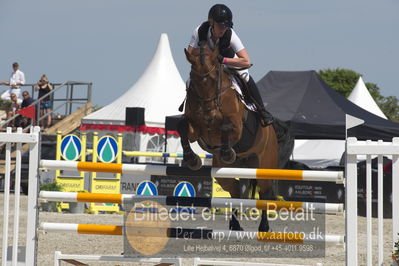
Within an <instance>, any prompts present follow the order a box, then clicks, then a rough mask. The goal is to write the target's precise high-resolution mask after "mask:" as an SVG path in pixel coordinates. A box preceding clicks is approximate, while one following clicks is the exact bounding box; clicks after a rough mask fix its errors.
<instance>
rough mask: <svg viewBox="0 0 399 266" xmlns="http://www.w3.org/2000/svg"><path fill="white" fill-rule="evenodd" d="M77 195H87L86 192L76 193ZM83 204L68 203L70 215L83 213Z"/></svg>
mask: <svg viewBox="0 0 399 266" xmlns="http://www.w3.org/2000/svg"><path fill="white" fill-rule="evenodd" d="M77 192H78V193H80V192H83V193H87V192H88V191H87V190H80V191H77ZM84 211H85V203H84V202H69V212H70V213H84Z"/></svg>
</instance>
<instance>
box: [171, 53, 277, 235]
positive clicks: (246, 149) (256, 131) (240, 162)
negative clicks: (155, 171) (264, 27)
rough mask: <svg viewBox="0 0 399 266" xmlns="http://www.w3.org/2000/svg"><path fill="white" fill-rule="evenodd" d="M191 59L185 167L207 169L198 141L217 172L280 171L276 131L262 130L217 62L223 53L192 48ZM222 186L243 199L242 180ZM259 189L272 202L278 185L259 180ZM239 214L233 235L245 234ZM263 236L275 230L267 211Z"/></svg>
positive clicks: (184, 122)
mask: <svg viewBox="0 0 399 266" xmlns="http://www.w3.org/2000/svg"><path fill="white" fill-rule="evenodd" d="M185 54H186V58H187V60H188V61H189V62H190V63H191V72H190V85H189V86H188V88H187V98H186V104H185V110H184V115H183V119H182V120H181V122H180V123H179V125H178V131H179V134H180V138H181V144H182V148H183V165H185V166H187V167H189V168H190V169H192V170H198V169H199V168H200V167H201V165H202V163H201V160H200V158H199V156H198V155H196V154H195V153H194V152H193V150H192V149H191V147H190V142H194V141H197V142H198V144H199V145H200V146H201V148H202V149H204V150H205V151H207V152H209V153H211V154H213V161H212V166H213V167H242V168H267V169H273V168H278V163H279V162H278V161H279V159H278V140H277V137H276V133H275V131H274V128H273V126H271V125H269V126H267V127H262V126H261V125H260V121H259V118H257V115H255V114H254V112H252V111H250V110H248V109H247V108H246V106H245V105H244V104H243V103H242V102H241V101H240V99H239V95H238V93H237V91H236V90H234V89H233V83H232V80H231V75H230V73H228V71H226V69H225V67H224V65H222V64H220V63H219V62H218V60H217V55H218V54H219V52H218V50H217V49H215V50H214V51H212V50H210V49H208V48H207V47H203V46H202V47H201V48H200V54H199V55H192V54H190V53H189V52H188V51H187V50H186V49H185ZM250 118H252V121H254V120H255V121H256V123H257V124H256V126H255V127H252V129H253V130H252V131H253V132H252V133H251V132H250V133H248V132H249V131H250V130H248V129H247V127H246V124H245V122H246V121H248V120H250ZM244 135H246V136H244ZM244 137H246V140H245V141H244V140H243V138H244ZM248 140H249V141H248ZM248 142H249V143H250V146H248ZM237 178H239V176H238V177H237ZM217 182H218V183H219V184H220V185H221V187H222V188H223V189H224V190H226V191H228V192H229V193H230V195H231V197H232V198H241V197H242V193H241V192H240V185H239V181H238V180H236V179H222V178H218V179H217ZM257 185H258V186H259V188H260V192H259V197H260V199H270V197H272V196H271V195H272V180H257ZM236 214H237V210H234V211H233V215H232V217H231V219H230V224H229V227H230V230H242V228H241V226H240V224H239V222H238V220H237V219H236ZM259 231H262V232H267V231H269V223H268V220H267V212H266V211H262V218H261V222H260V225H259Z"/></svg>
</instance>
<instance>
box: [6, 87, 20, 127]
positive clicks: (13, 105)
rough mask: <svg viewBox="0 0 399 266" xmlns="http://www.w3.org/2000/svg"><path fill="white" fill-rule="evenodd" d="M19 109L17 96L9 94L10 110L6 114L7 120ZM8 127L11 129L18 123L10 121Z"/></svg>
mask: <svg viewBox="0 0 399 266" xmlns="http://www.w3.org/2000/svg"><path fill="white" fill-rule="evenodd" d="M20 107H21V100H20V99H18V98H17V95H16V94H15V93H11V108H10V109H9V110H8V112H7V120H8V119H10V118H11V117H13V116H14V115H15V114H16V113H15V112H16V111H17V110H18V109H19V108H20ZM9 126H11V127H17V126H19V125H18V121H15V120H13V121H11V122H10V124H9Z"/></svg>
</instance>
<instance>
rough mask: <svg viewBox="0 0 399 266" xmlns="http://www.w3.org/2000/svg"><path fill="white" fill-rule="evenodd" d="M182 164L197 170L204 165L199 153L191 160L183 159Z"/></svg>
mask: <svg viewBox="0 0 399 266" xmlns="http://www.w3.org/2000/svg"><path fill="white" fill-rule="evenodd" d="M182 166H187V167H188V168H190V169H191V170H193V171H197V170H198V169H200V168H201V167H202V162H201V159H200V157H199V156H198V155H195V156H194V158H191V159H189V160H183V161H182Z"/></svg>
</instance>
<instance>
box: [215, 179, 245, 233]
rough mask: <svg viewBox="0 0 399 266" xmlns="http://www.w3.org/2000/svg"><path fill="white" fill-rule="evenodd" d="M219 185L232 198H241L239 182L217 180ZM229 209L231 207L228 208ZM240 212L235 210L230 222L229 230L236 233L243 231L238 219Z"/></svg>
mask: <svg viewBox="0 0 399 266" xmlns="http://www.w3.org/2000/svg"><path fill="white" fill-rule="evenodd" d="M216 180H217V181H218V183H219V185H220V186H221V187H222V188H223V189H224V190H225V191H228V192H229V193H230V196H231V198H240V189H239V181H238V180H235V179H226V178H216ZM226 207H229V206H226ZM237 215H238V210H237V209H236V208H233V210H232V214H231V218H230V221H229V229H230V230H235V231H242V230H243V229H242V228H241V226H240V223H239V221H238V219H237Z"/></svg>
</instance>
